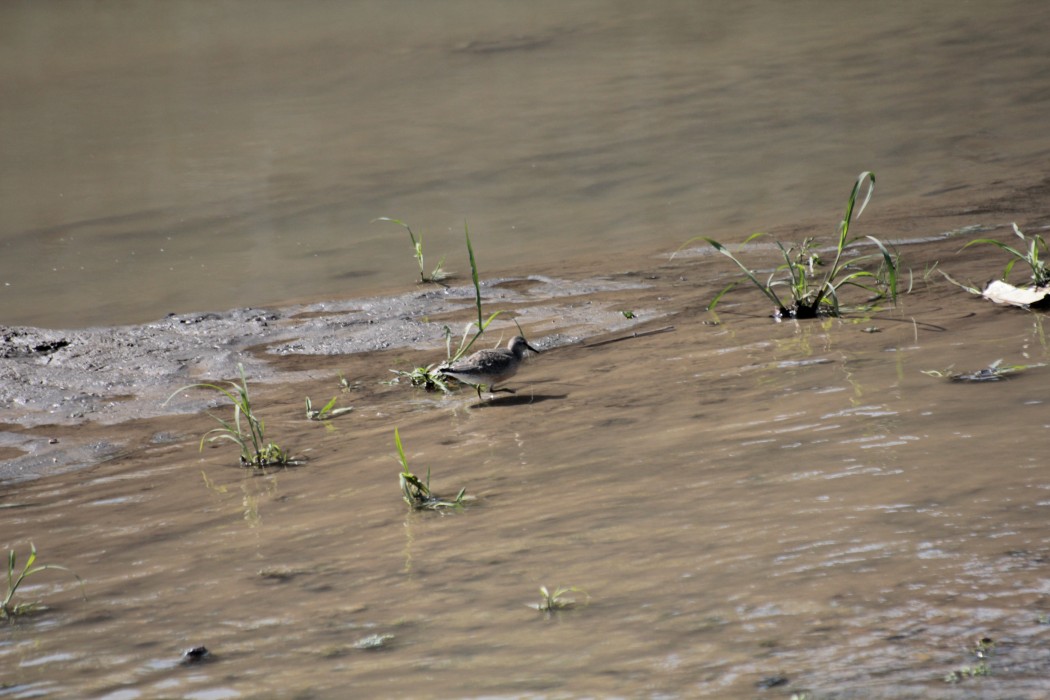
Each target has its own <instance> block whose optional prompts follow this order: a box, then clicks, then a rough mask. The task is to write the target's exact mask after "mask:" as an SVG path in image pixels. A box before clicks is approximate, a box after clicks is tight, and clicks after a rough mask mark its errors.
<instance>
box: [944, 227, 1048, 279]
mask: <svg viewBox="0 0 1050 700" xmlns="http://www.w3.org/2000/svg"><path fill="white" fill-rule="evenodd" d="M1012 226H1013V228H1014V234H1016V235H1017V237H1018V238H1020V239H1021V241H1022V242H1023V243H1024V249H1023V250H1018V249H1017V248H1014V247H1013V246H1010V245H1007V244H1005V243H1002V242H1001V241H997V240H994V239H992V238H976V239H974V240H972V241H970V242H969V243H967V244H966V245H964V246H963V247H962V250H966V249H967V248H969V247H970V246H972V245H978V244H982V245H994V246H995V247H997V248H999V249H1000V250H1003V251H1005V252H1007V253H1008V254H1009V255H1010V257H1011V258H1012V259H1011V260H1010V262H1008V263H1007V264H1006V267H1005V268H1004V269H1003V276H1002V280H1003V282H1006V281H1007V280H1006V278H1007V277H1009V276H1010V272H1011V271H1013V269H1014V265H1016V264H1017V263H1019V262H1023V263H1024V264H1025V265H1027V266H1028V269H1029V270H1031V272H1032V274H1031V277H1030V278H1029V279H1030V280H1031V283H1032V286H1034V287H1046V286H1048V285H1050V269H1048V268H1047V266H1046V257H1047V256H1050V248H1048V247H1047V245H1046V241H1045V240H1043V237H1042V236H1040V235H1039V234H1032V235H1030V236H1028V235H1025V234H1024V233H1022V232H1021V229H1019V228H1017V224H1016V223H1015V224H1012ZM1040 251H1042V257H1041V256H1040ZM949 279H951V278H950V277H949ZM960 286H961V285H960Z"/></svg>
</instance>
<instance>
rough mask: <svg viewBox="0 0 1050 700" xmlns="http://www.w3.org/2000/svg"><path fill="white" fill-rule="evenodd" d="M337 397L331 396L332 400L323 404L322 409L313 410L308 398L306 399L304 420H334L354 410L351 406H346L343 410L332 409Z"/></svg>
mask: <svg viewBox="0 0 1050 700" xmlns="http://www.w3.org/2000/svg"><path fill="white" fill-rule="evenodd" d="M338 398H339V397H338V396H333V397H332V400H331V401H329V402H328V403H326V404H325V406H324V408H322V409H315V408H314V407H313V403H312V402H311V401H310V397H309V396H307V397H306V419H307V420H328V419H329V418H335V417H336V416H341V415H343V414H344V413H350V411H352V410H354V409H353V407H352V406H346V407H344V408H333V406H335V402H336V401H337V400H338Z"/></svg>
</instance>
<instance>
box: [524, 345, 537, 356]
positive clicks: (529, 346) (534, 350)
mask: <svg viewBox="0 0 1050 700" xmlns="http://www.w3.org/2000/svg"><path fill="white" fill-rule="evenodd" d="M525 347H526V348H528V349H529V350H531V351H532V352H534V353H536V354H537V355H538V354H539V353H540V351H539V350H537V349H536V348H534V347H532V346H531V345H529V344H528V343H525Z"/></svg>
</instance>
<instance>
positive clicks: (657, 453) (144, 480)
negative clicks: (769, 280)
mask: <svg viewBox="0 0 1050 700" xmlns="http://www.w3.org/2000/svg"><path fill="white" fill-rule="evenodd" d="M1046 201H1047V197H1046V188H1043V189H1042V190H1040V192H1034V193H1033V192H1031V191H1029V192H1018V193H1017V196H1015V197H1013V198H1004V199H999V200H985V201H983V202H978V203H977V205H978V206H977V208H978V209H980V210H982V211H983V212H984V213H983V214H973V213H968V212H969V211H970V210H971V209H972V208H973V207H972V205H973V202H971V201H968V200H966V199H965V198H960V199H958V200H956V203H957V205H958V206H957V207H956V208H955V210H954V211H953V212H950V213H947V212H944V211H941V212H940V213H937V212H933V211H929V210H928V211H926V212H925V214H920V215H918V216H916V215H915V207H907V208H905V209H903V210H901V211H898V212H896V213H895V215H894V216H886V217H882V218H879V217H878V216H876V217H874V218H873V219H871V220H870V221H868V222H867V224H866V225H869V226H870V227H871V230H872V231H873V232H889V231H893V232H900V233H906V234H919V233H924V234H927V235H930V234H937V233H941V232H944V231H948V230H951V229H957V228H960V227H961V226H962V225H971V224H984V225H986V226H989V227H991V226H995V225H997V224H996V222H997V221H1000V220H1001V219H1003V218H1005V217H1012V216H1013V215H1018V216H1019V217H1033V216H1034V218H1026V219H1022V220H1024V221H1026V222H1027V223H1028V224H1031V225H1032V226H1036V225H1037V224H1040V223H1041V224H1043V225H1045V224H1046V220H1045V214H1043V213H1041V212H1045V211H1046V209H1045V203H1046ZM1026 207H1031V210H1026ZM806 228H807V227H806V226H805V225H803V226H800V227H799V230H800V231H802V230H805V229H806ZM989 235H998V236H1004V235H1009V234H1008V232H1007V231H1006V229H1005V228H1004V227H1002V226H1001V225H1000V226H999V228H996V229H992V231H991V232H990V234H989ZM963 240H965V237H951V238H943V239H940V240H938V241H934V242H930V243H926V244H922V245H910V246H905V247H904V248H903V252H904V254H905V256H906V260H907V262H908V265H909V266H910V267H911V268H912V269H914V270H915V271H916V276H915V279H914V285H913V288H912V293H910V294H908V295H906V296H905V297H903V299H902V302H901V304H900V305H899V307H897V308H896V309H892V308H887V309H883V310H881V311H878V312H876V313H874V314H869V315H863V314H861V315H855V316H853V317H851V318H848V319H844V320H825V321H816V322H807V323H791V322H789V323H780V324H776V323H773V322H772V321H771V320H770V319H768V318H767V317H765V316H764V314H765V313H766V311H767V309H765V303H764V302H762V301H761V298H760V297H759V296H758V294H757V293H755V292H751V291H741V292H739V293H737V294H735V295H734V296H733V297H730V298H729V300H728V301H726V302H724V304H723V306H722V307H720V308H721V312H720V313H719V314H718V315H717V316H716V315H713V314H709V313H707V312H704V311H702V308H703V305H704V304H705V303H706V302H707V301H708V300H709V299H710V297H711V295H712V294H713V293H714V292H715V291H717V290H718V289H719V288H720V287H721V286H722V284H724V282H725V280H726V279H727V278H728V275H729V273H730V271H729V270H728V269H727V268H726V266H725V262H724V261H722V260H721V259H713V258H711V257H710V256H700V257H689V258H678V259H675V260H674V261H667V260H666V259H663V260H662V261H661V259H656V258H654V259H652V260H650V261H649V264H647V265H645V266H642V267H639V268H636V269H635V270H633V271H632V272H631V273H628V274H622V275H613V276H614V277H624V278H631V279H636V280H637V279H644V280H646V283H647V285H648V286H647V288H645V289H643V290H638V289H625V290H620V291H616V292H603V293H599V294H596V295H594V297H593V298H592V299H590V300H588V301H587V302H579V303H581V304H587V303H589V304H591V305H592V306H593V307H594V308H598V307H610V308H614V309H615V308H631V309H636V310H638V311H639V315H640V318H639V319H638V320H637V321H636V325H635V326H634V329H635V330H649V329H657V328H663V327H665V326H668V325H673V326H674V330H673V331H672V332H666V333H660V334H656V335H649V336H645V337H637V338H633V339H629V340H623V341H620V342H614V343H610V344H605V345H600V346H595V347H583V346H579V345H573V346H563V347H559V348H556V349H552V350H550V351H549V352H546V353H544V354H542V355H540V356H538V357H535V358H533V359H532V360H531V361H530V363H529V365H528V366H527V367H526V368H525V369H524V370H523V371H522V373H521V374H520V375H519V377H518V378H516V379H515V380H514V381H512V384H511V385H512V386H514V387H516V388H517V389H518V393H517V394H516V395H514V396H501V397H500V398H498V399H495V400H491V401H486V402H484V403H481V404H479V403H478V402H477V400H476V398H474V397H473V394H472V393H460V394H457V395H455V396H452V397H448V398H442V397H436V396H432V395H427V394H423V393H419V392H416V391H413V390H411V389H409V388H407V387H404V386H388V385H386V384H383V383H381V381H382V380H384V379H385V378H386V377H387V376H388V372H387V370H388V369H389V368H390V367H391V366H395V367H396V366H411V365H412V363H413V362H423V361H429V360H431V359H434V355H435V353H436V352H440V351H437V350H430V351H421V352H419V353H405V352H404V351H391V352H387V353H374V354H369V355H358V356H330V357H320V356H305V357H304V356H288V357H282V358H271V361H272V362H273V363H275V364H276V365H277V366H279V367H280V368H282V369H283V370H298V369H304V368H308V369H310V370H311V371H312V372H313V376H314V377H315V378H314V379H312V380H311V381H309V382H305V383H302V382H300V383H297V384H280V385H260V386H259V387H258V390H257V391H258V393H257V394H256V397H255V399H256V404H257V406H258V407H259V408H260V412H261V413H262V415H263V417H264V418H265V419H266V421H267V427H268V429H269V431H270V434H271V435H272V436H273V437H274V438H275V439H277V440H278V441H279V442H280V443H281V444H282V445H284V446H286V447H288V448H290V449H291V450H292V451H294V452H296V453H297V454H300V455H302V456H305V457H307V458H308V460H309V461H308V462H307V464H306V465H305V466H301V467H298V468H294V469H286V470H282V471H277V472H273V473H269V474H265V475H252V474H249V473H247V472H245V471H244V470H242V469H240V468H238V467H236V466H234V463H235V459H236V457H235V453H234V452H233V451H231V448H229V447H222V448H216V449H208V450H206V451H205V454H204V455H203V456H199V455H198V454H197V451H196V438H195V435H197V434H199V433H200V432H202V431H203V430H205V429H207V428H208V427H210V426H209V419H207V417H205V416H203V415H182V416H169V417H163V418H159V419H152V420H149V421H141V422H139V423H137V424H129V425H127V426H125V429H126V432H128V433H131V434H135V435H144V436H148V435H152V434H155V433H156V432H159V431H167V432H168V433H173V434H175V435H177V436H181V437H180V438H178V439H176V440H175V441H174V442H169V443H167V444H160V445H154V446H151V447H146V448H141V449H138V450H135V451H133V453H131V454H129V455H126V456H125V457H123V458H119V459H115V460H111V461H109V462H107V463H104V464H101V465H99V466H96V467H94V468H92V469H89V470H86V471H82V472H79V473H76V474H72V475H63V476H57V477H52V478H45V479H39V480H36V481H32V482H27V483H23V484H18V485H17V487H12V488H8V489H7V490H6V491H5V492H3V495H2V505H3V509H2V510H0V522H2V528H0V531H2V532H3V539H4V544H5V546H14V547H18V548H20V549H21V550H23V551H24V550H25V548H26V547H27V546H28V542H29V541H30V540H32V541H34V542H35V543H36V545H37V547H38V549H39V550H40V552H41V557H42V561H44V562H54V563H61V564H64V565H66V566H69V567H71V568H73V569H75V570H76V571H77V572H78V573H79V574H80V575H81V576H82V577H83V578H84V579H85V581H86V582H87V583H86V594H87V596H88V600H87V601H84V600H83V599H82V598H81V597H80V592H79V590H78V588H77V587H76V585H75V583H74V581H73V580H72V579H71V578H69V577H67V576H65V575H64V574H63V573H62V572H58V571H51V572H44V573H42V574H39V575H37V576H34V577H33V578H32V579H31V583H33V584H34V586H33V587H26V588H25V589H24V591H21V593H22V596H21V597H20V600H33V599H37V600H42V601H44V602H45V603H46V604H48V605H49V606H51V609H50V610H48V611H45V612H42V613H39V614H37V615H33V616H27V617H24V618H21V619H19V620H18V621H17V622H16V623H14V624H12V625H9V626H5V627H4V628H3V629H2V637H0V640H2V642H0V668H2V669H3V683H4V684H5V686H8V687H7V690H6V692H7V694H9V695H11V696H12V697H29V696H33V695H47V696H50V697H100V698H146V697H159V696H164V697H187V698H227V697H231V698H232V697H319V698H327V697H346V696H347V695H348V694H349V695H352V696H355V697H418V698H458V697H501V698H518V697H682V698H685V697H712V698H724V697H734V698H735V697H784V698H786V697H790V696H791V694H792V693H806V697H810V698H905V697H912V698H936V697H944V698H963V697H975V696H978V697H982V698H1040V697H1045V695H1046V694H1047V692H1048V690H1050V685H1048V683H1047V681H1046V680H1045V667H1046V663H1047V661H1048V658H1047V654H1048V652H1047V646H1046V644H1045V641H1046V635H1047V634H1048V627H1047V626H1046V624H1045V616H1046V614H1047V613H1048V612H1050V610H1048V607H1050V604H1048V594H1050V590H1048V587H1047V580H1048V579H1047V561H1048V559H1050V550H1048V547H1047V544H1046V537H1045V522H1046V509H1047V507H1048V506H1050V497H1048V496H1047V490H1048V489H1050V482H1048V480H1047V478H1046V475H1045V470H1044V469H1043V461H1044V452H1045V446H1044V444H1043V441H1042V439H1041V438H1040V437H1039V435H1040V433H1041V431H1042V430H1045V428H1046V426H1047V421H1048V414H1047V409H1046V398H1045V397H1046V387H1047V377H1048V376H1050V375H1048V371H1050V370H1048V368H1047V367H1042V368H1034V369H1031V370H1029V371H1028V372H1026V373H1024V374H1023V375H1022V376H1019V377H1017V378H1014V379H1011V380H1008V381H1002V382H996V383H985V384H961V383H950V382H948V381H946V380H943V379H938V378H936V377H932V376H929V375H926V374H923V373H922V371H923V370H939V369H946V368H948V367H949V366H954V367H955V368H956V369H959V370H966V369H980V368H982V367H985V366H987V365H988V364H990V363H992V362H994V361H996V360H998V359H1000V358H1002V359H1003V360H1004V362H1005V363H1006V364H1038V363H1050V348H1048V345H1047V341H1046V335H1047V329H1046V328H1045V324H1046V320H1045V317H1044V316H1042V315H1037V314H1030V313H1026V312H1022V311H1018V310H1004V309H1000V308H997V307H994V306H992V305H991V304H988V303H986V302H981V301H979V300H976V299H972V298H970V297H968V296H967V295H965V294H964V293H962V292H960V291H959V290H958V289H957V288H956V287H954V286H952V285H950V284H948V283H947V282H945V281H944V280H943V278H941V277H940V276H939V275H933V276H930V277H928V278H924V276H923V275H922V274H921V272H920V271H922V270H924V269H926V267H927V266H929V265H930V264H932V263H933V262H934V261H940V262H941V265H942V266H943V267H944V268H945V269H947V270H949V271H950V272H951V273H952V274H953V275H954V276H958V277H960V278H963V279H981V278H982V277H984V276H989V275H994V274H995V273H996V272H997V271H998V269H999V263H1000V262H1001V260H1000V259H998V258H996V257H994V256H989V255H988V254H987V253H981V252H980V251H978V250H977V249H975V248H970V249H968V250H967V251H966V252H964V253H962V254H957V253H956V251H958V249H959V247H960V246H961V244H962V241H963ZM760 262H761V260H756V264H758V263H760ZM589 272H593V271H589ZM518 312H519V320H521V321H522V322H523V323H525V330H526V331H527V332H528V334H529V335H530V337H532V338H534V339H535V340H536V342H542V340H543V339H544V338H545V337H549V336H551V335H552V334H555V333H557V331H558V330H559V329H558V328H557V327H556V325H553V324H551V323H550V321H544V322H543V323H541V324H537V325H535V326H530V325H528V319H529V314H528V313H527V312H525V311H524V310H523V309H521V308H519V309H518ZM541 326H542V327H541ZM614 335H616V336H622V335H624V332H623V331H620V332H618V333H617V334H614ZM597 340H598V338H593V339H592V340H591V341H589V342H591V343H594V342H596V341H597ZM339 372H342V373H344V375H345V376H347V377H348V378H350V379H351V380H352V382H351V387H350V389H349V390H348V391H347V392H346V393H340V390H339V386H338V381H337V376H338V373H339ZM304 395H310V396H313V397H314V398H315V399H316V398H317V397H325V398H327V397H328V396H331V395H339V396H340V399H341V403H342V404H348V405H353V406H354V407H355V410H354V412H353V413H352V414H351V415H350V416H345V417H342V418H340V419H337V420H333V421H331V422H330V423H329V424H316V423H308V422H306V421H305V420H303V418H302V415H301V412H302V409H301V403H302V397H303V396H304ZM394 426H398V427H399V428H400V431H401V435H402V437H403V439H404V442H405V447H406V450H407V452H408V456H409V459H410V461H411V463H412V465H413V468H414V469H415V470H416V471H417V473H420V472H425V470H426V469H428V468H429V469H431V470H432V486H433V488H434V489H435V490H436V491H437V492H438V493H440V494H445V495H453V494H454V493H455V492H456V491H457V490H458V489H460V488H462V487H465V488H466V489H467V493H468V494H470V495H473V496H475V497H476V500H474V501H472V502H470V503H469V505H468V507H467V508H465V509H464V510H463V511H461V512H455V513H450V514H447V515H439V514H433V513H414V512H409V511H408V509H407V507H406V506H405V504H404V503H402V502H401V500H400V494H399V492H398V486H397V471H398V465H397V463H396V462H395V460H394V445H393V439H392V438H393V436H392V432H393V428H394ZM48 430H50V431H51V433H53V434H55V435H60V436H62V437H63V439H64V437H65V434H64V433H63V432H62V429H61V428H59V427H58V426H53V427H52V428H50V429H47V428H43V429H38V432H40V434H41V435H43V434H44V433H46V432H48ZM107 430H108V431H110V432H111V433H112V432H114V431H117V432H119V431H120V429H119V428H118V427H114V426H110V427H108V428H107ZM541 585H544V586H548V587H554V586H559V585H562V586H572V587H576V588H578V589H580V591H578V592H576V593H574V594H573V595H574V596H575V597H576V598H577V599H578V601H579V603H580V604H579V605H578V606H577V607H576V608H574V609H571V610H564V611H561V612H558V613H556V614H554V615H552V616H549V617H548V616H546V615H544V614H541V613H539V612H537V611H536V610H534V609H530V608H529V607H528V605H529V604H534V603H537V602H538V601H539V594H538V592H537V589H538V587H539V586H541ZM984 637H987V638H990V639H992V640H994V644H995V646H994V649H993V650H992V651H991V656H990V658H988V659H987V660H985V661H984V663H985V664H986V665H985V666H984V668H986V669H987V671H988V673H989V675H987V676H979V677H974V678H963V679H962V680H960V681H959V682H958V683H948V682H946V681H945V680H944V679H945V676H947V675H948V674H950V673H952V672H957V671H961V670H962V669H964V668H975V667H978V666H979V664H981V663H982V660H981V659H979V658H977V657H976V656H975V654H974V647H975V644H976V643H977V642H978V640H980V639H982V638H984ZM197 645H204V646H206V647H207V648H208V649H209V650H210V651H211V652H212V655H211V656H210V657H209V658H208V659H207V660H205V661H203V662H201V663H197V664H190V665H180V664H179V658H180V657H179V655H180V653H181V652H182V651H183V650H184V649H186V648H189V647H193V646H197ZM370 645H379V646H380V648H367V647H369V646H370ZM762 685H773V687H771V688H768V689H763V688H762V687H761V686H762Z"/></svg>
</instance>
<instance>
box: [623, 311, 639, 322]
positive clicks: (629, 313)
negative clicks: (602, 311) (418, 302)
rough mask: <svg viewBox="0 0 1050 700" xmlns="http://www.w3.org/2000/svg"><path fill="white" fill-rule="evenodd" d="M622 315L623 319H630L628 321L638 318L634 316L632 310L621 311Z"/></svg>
mask: <svg viewBox="0 0 1050 700" xmlns="http://www.w3.org/2000/svg"><path fill="white" fill-rule="evenodd" d="M620 313H621V314H623V317H624V318H626V319H628V320H630V319H633V318H637V316H635V315H634V312H633V311H630V310H624V311H621V312H620Z"/></svg>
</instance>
